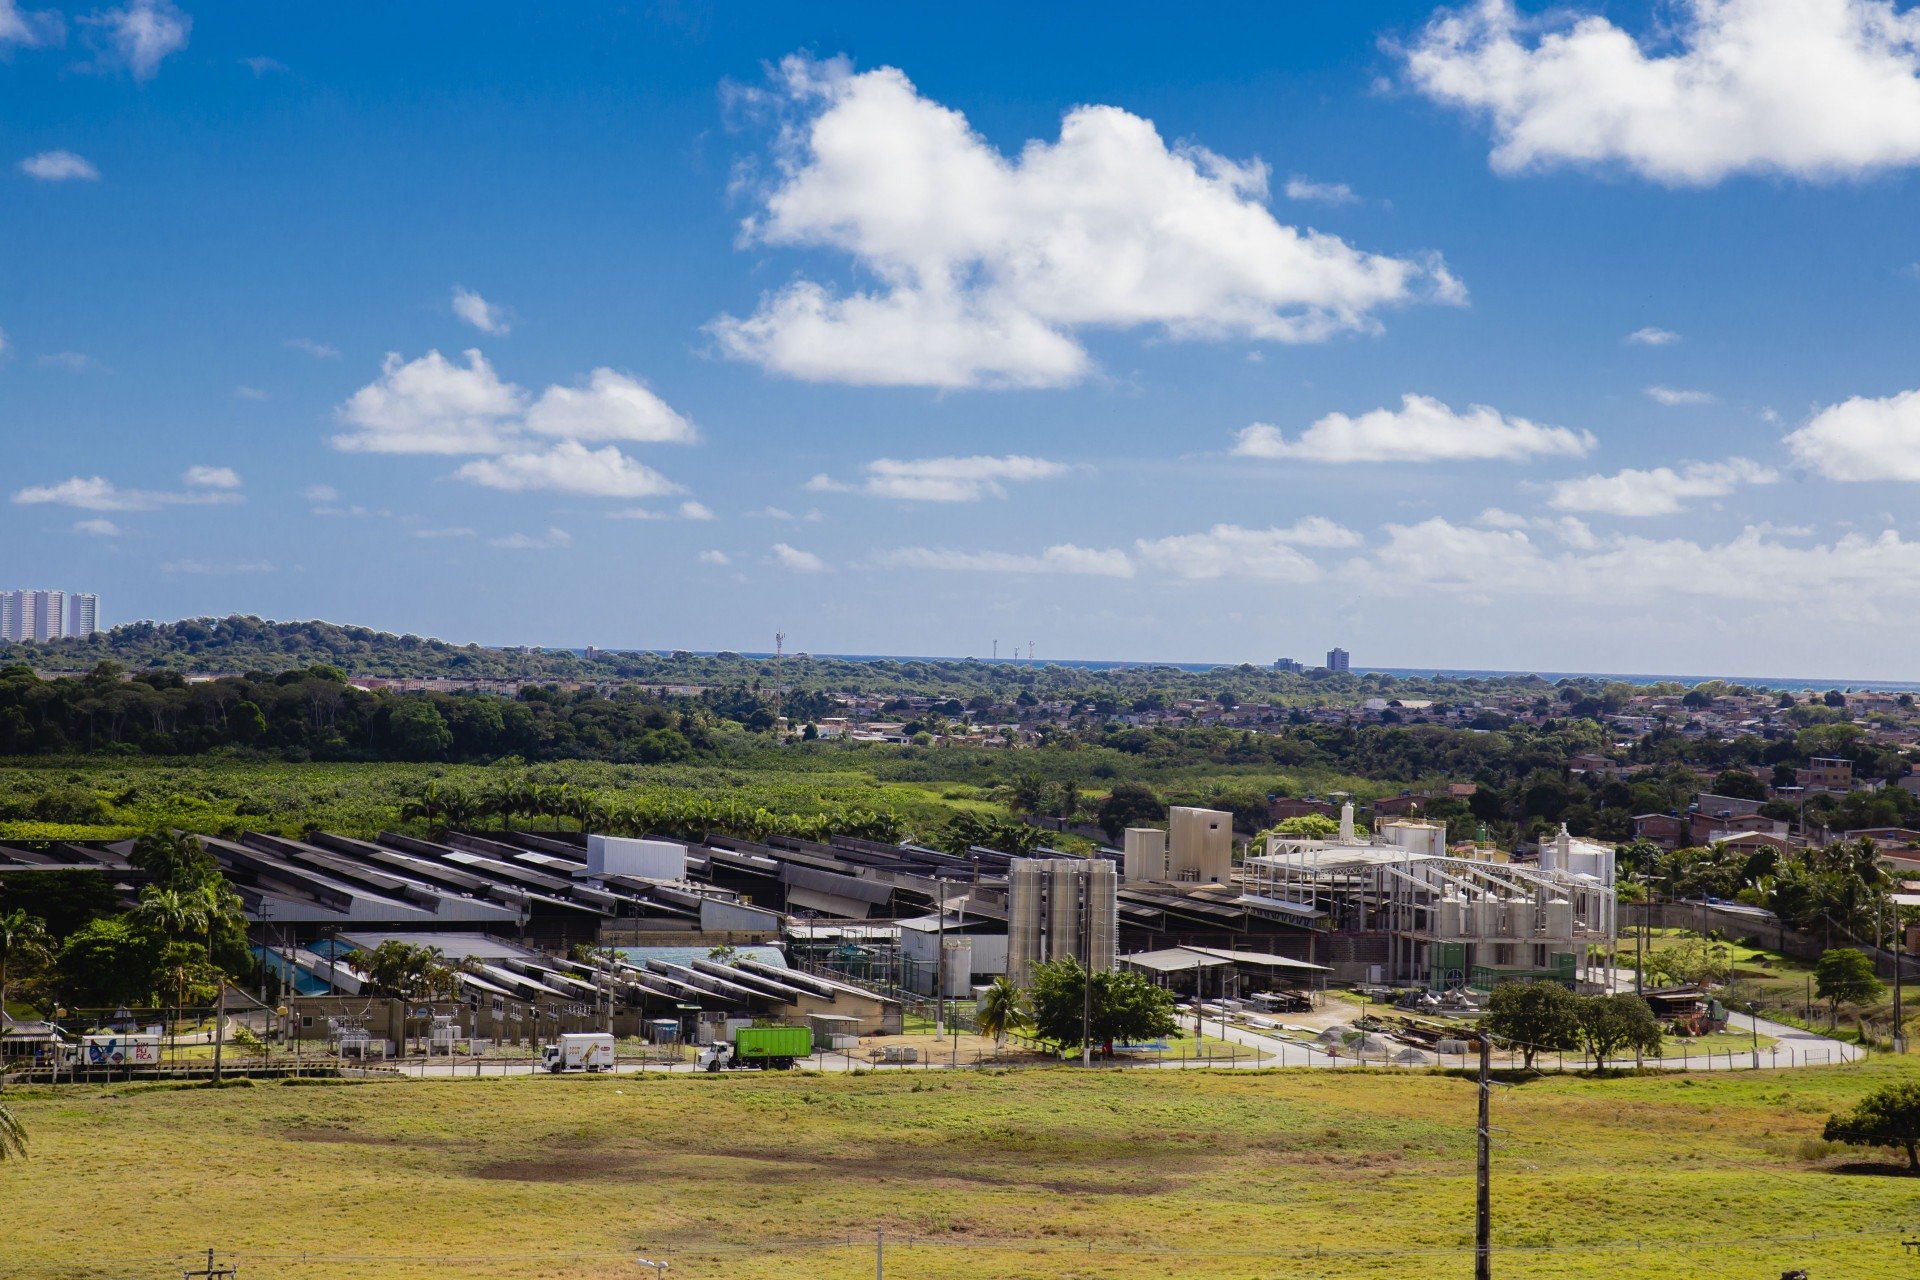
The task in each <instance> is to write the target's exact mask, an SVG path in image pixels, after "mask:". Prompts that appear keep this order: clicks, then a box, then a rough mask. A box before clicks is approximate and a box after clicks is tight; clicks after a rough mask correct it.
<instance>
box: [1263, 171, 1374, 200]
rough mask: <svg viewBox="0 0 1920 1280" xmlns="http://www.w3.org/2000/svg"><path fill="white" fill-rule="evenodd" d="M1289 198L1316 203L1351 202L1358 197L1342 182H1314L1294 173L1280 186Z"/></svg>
mask: <svg viewBox="0 0 1920 1280" xmlns="http://www.w3.org/2000/svg"><path fill="white" fill-rule="evenodd" d="M1282 190H1284V191H1285V192H1286V193H1287V199H1289V200H1310V201H1314V202H1316V203H1318V204H1353V203H1355V202H1356V201H1358V200H1359V199H1360V197H1359V196H1357V195H1355V194H1353V188H1352V187H1350V186H1348V185H1347V184H1346V183H1344V182H1315V181H1313V179H1311V178H1303V177H1301V176H1300V175H1299V174H1297V173H1296V174H1294V175H1293V176H1292V177H1290V178H1288V179H1287V185H1286V186H1285V187H1284V188H1282Z"/></svg>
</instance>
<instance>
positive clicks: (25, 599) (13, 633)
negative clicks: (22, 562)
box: [0, 590, 100, 641]
mask: <svg viewBox="0 0 1920 1280" xmlns="http://www.w3.org/2000/svg"><path fill="white" fill-rule="evenodd" d="M99 629H100V597H99V596H97V595H94V594H92V593H90V592H82V591H75V592H66V591H46V590H27V591H0V640H13V641H23V640H61V639H65V638H66V637H67V636H90V635H92V634H93V633H94V632H96V631H98V630H99Z"/></svg>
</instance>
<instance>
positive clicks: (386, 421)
mask: <svg viewBox="0 0 1920 1280" xmlns="http://www.w3.org/2000/svg"><path fill="white" fill-rule="evenodd" d="M465 354H466V358H467V363H466V365H465V367H462V366H460V365H457V364H454V363H453V362H452V361H450V360H448V359H447V358H446V357H445V356H443V355H441V354H440V353H439V352H438V351H429V352H427V354H426V355H424V356H421V357H420V358H419V359H418V360H402V359H401V358H400V355H399V353H398V352H388V353H387V358H386V359H385V360H384V361H383V362H382V363H381V366H380V377H379V378H378V379H376V380H375V381H373V382H369V383H368V384H367V385H366V386H364V387H362V388H360V389H359V390H358V391H356V392H354V393H353V395H352V396H351V397H350V398H349V399H348V400H347V402H346V403H345V404H343V405H341V406H340V407H339V408H338V409H336V410H334V414H335V416H336V417H338V418H339V419H340V421H341V422H343V423H345V424H346V425H347V426H349V427H351V428H353V430H351V431H349V432H347V433H346V434H343V435H337V436H335V437H333V446H334V448H336V449H344V450H347V451H349V452H364V453H442V454H445V453H495V452H498V451H500V450H501V449H503V448H505V447H506V441H507V436H508V434H509V433H510V430H511V424H510V422H509V419H514V418H517V417H518V416H519V414H520V413H521V412H522V410H524V408H525V407H526V393H525V392H523V391H521V389H520V388H519V387H516V386H514V385H513V384H512V383H511V382H503V381H501V379H500V376H499V375H498V374H496V373H495V372H494V371H493V366H492V365H490V364H488V363H487V359H486V357H485V356H483V355H481V354H480V353H479V352H478V351H468V352H466V353H465Z"/></svg>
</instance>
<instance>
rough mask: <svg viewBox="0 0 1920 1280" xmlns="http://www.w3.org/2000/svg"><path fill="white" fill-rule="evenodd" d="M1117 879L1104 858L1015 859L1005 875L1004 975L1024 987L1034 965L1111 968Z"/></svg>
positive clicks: (1112, 962)
mask: <svg viewBox="0 0 1920 1280" xmlns="http://www.w3.org/2000/svg"><path fill="white" fill-rule="evenodd" d="M1119 887H1120V877H1119V875H1118V873H1117V870H1116V868H1115V867H1114V865H1113V863H1112V862H1110V861H1108V860H1106V859H1104V858H1020V859H1017V860H1016V861H1015V862H1014V864H1013V866H1012V867H1011V868H1010V869H1009V871H1008V875H1007V976H1008V977H1010V978H1011V979H1012V980H1013V981H1014V982H1017V983H1021V984H1023V985H1024V984H1025V982H1026V981H1027V976H1028V974H1029V973H1030V972H1031V971H1032V968H1033V966H1034V965H1036V964H1046V963H1048V962H1049V961H1054V960H1061V959H1068V958H1071V959H1074V960H1078V961H1079V962H1080V963H1081V964H1082V965H1084V966H1086V967H1087V968H1088V969H1090V970H1092V971H1093V972H1095V973H1105V972H1107V971H1108V970H1110V969H1112V968H1113V965H1114V954H1115V948H1116V944H1117V942H1118V937H1119V933H1118V916H1117V904H1118V897H1117V891H1118V889H1119Z"/></svg>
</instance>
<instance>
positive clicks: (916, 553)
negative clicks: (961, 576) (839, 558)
mask: <svg viewBox="0 0 1920 1280" xmlns="http://www.w3.org/2000/svg"><path fill="white" fill-rule="evenodd" d="M876 560H877V562H878V563H879V564H880V565H881V566H882V567H883V568H888V569H932V570H936V571H941V572H958V573H1059V574H1077V575H1084V576H1090V577H1097V578H1131V577H1132V576H1133V573H1134V569H1133V561H1132V560H1131V559H1129V558H1128V556H1127V553H1126V552H1124V551H1119V550H1112V549H1104V550H1103V549H1100V548H1096V547H1080V546H1075V545H1074V544H1072V543H1070V542H1063V543H1060V544H1058V545H1056V546H1051V547H1048V548H1046V549H1045V550H1044V551H1040V552H1038V553H1029V552H1017V551H951V550H947V549H946V548H943V547H899V548H896V549H895V550H892V551H886V552H882V553H881V554H880V555H879V556H878V557H876Z"/></svg>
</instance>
